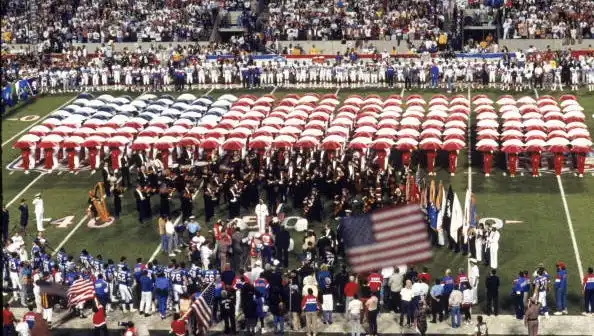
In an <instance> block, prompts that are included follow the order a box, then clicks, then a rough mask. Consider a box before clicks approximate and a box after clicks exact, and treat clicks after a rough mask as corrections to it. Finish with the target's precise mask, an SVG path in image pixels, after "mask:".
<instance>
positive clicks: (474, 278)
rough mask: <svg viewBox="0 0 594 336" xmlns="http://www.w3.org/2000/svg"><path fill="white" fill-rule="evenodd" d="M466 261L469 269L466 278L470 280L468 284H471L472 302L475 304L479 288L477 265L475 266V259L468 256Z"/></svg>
mask: <svg viewBox="0 0 594 336" xmlns="http://www.w3.org/2000/svg"><path fill="white" fill-rule="evenodd" d="M468 261H469V262H470V271H469V272H468V280H469V281H470V286H472V304H473V305H475V304H477V303H478V288H479V277H480V271H479V267H478V266H477V260H476V259H474V258H470V259H469V260H468Z"/></svg>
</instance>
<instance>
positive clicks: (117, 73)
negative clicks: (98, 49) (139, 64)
mask: <svg viewBox="0 0 594 336" xmlns="http://www.w3.org/2000/svg"><path fill="white" fill-rule="evenodd" d="M111 70H112V71H113V84H114V85H115V89H116V90H119V89H120V83H121V76H122V66H121V65H120V64H118V63H116V64H114V65H113V66H112V67H111Z"/></svg>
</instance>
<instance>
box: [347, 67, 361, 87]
mask: <svg viewBox="0 0 594 336" xmlns="http://www.w3.org/2000/svg"><path fill="white" fill-rule="evenodd" d="M347 69H348V72H349V82H350V87H351V88H355V87H358V86H359V84H358V82H357V80H358V78H357V77H358V75H359V66H358V65H357V64H356V63H351V64H347Z"/></svg>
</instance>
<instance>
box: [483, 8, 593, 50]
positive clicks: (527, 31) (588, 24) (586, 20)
mask: <svg viewBox="0 0 594 336" xmlns="http://www.w3.org/2000/svg"><path fill="white" fill-rule="evenodd" d="M473 3H474V4H475V5H474V6H473V7H481V9H480V10H479V11H478V12H474V13H475V14H476V15H475V18H474V19H475V21H476V19H477V16H480V17H482V19H481V20H480V21H483V22H484V21H489V22H491V23H494V22H496V23H499V24H500V25H501V28H502V31H503V33H502V34H503V35H502V37H503V38H504V39H512V38H514V39H518V38H524V39H526V38H528V39H568V40H570V42H574V41H581V40H582V39H584V38H592V36H593V35H594V2H592V1H577V0H563V1H552V0H538V1H516V0H513V1H512V0H507V1H505V3H504V4H503V6H502V7H499V6H500V5H501V3H499V2H498V1H487V2H485V3H486V4H487V6H482V5H478V4H479V3H481V2H474V1H473Z"/></svg>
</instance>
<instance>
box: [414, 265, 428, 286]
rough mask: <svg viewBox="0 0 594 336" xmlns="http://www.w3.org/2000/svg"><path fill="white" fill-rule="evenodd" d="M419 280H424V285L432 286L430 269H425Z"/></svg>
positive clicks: (418, 276)
mask: <svg viewBox="0 0 594 336" xmlns="http://www.w3.org/2000/svg"><path fill="white" fill-rule="evenodd" d="M417 278H419V279H421V280H423V282H424V283H426V284H430V283H431V275H429V269H428V268H427V267H423V272H421V273H419V275H417Z"/></svg>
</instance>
